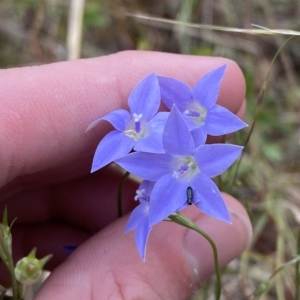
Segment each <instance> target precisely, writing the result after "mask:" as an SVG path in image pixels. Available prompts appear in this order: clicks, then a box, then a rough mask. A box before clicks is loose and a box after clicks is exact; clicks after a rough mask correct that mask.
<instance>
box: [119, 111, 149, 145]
mask: <svg viewBox="0 0 300 300" xmlns="http://www.w3.org/2000/svg"><path fill="white" fill-rule="evenodd" d="M150 129H151V128H150V126H149V124H148V123H147V121H146V120H145V119H144V118H143V115H142V114H136V113H133V114H132V118H131V120H130V121H129V122H128V124H127V127H126V130H125V131H124V133H125V134H126V135H127V136H128V137H130V138H131V139H133V140H134V141H135V142H136V141H138V140H140V139H143V138H144V137H146V136H147V135H149V133H150Z"/></svg>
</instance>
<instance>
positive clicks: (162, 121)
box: [148, 112, 170, 133]
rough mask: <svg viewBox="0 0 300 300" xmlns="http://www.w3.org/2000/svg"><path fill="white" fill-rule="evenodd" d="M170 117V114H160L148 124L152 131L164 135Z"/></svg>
mask: <svg viewBox="0 0 300 300" xmlns="http://www.w3.org/2000/svg"><path fill="white" fill-rule="evenodd" d="M169 115H170V113H169V112H158V113H157V114H156V115H155V116H154V117H153V118H152V119H151V120H150V121H149V123H148V124H149V125H150V127H151V131H152V132H155V133H156V132H161V133H163V131H164V128H165V125H166V121H167V119H168V116H169Z"/></svg>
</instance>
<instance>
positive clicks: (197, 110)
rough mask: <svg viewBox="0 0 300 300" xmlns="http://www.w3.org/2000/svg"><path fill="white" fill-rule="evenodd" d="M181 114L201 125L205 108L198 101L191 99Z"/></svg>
mask: <svg viewBox="0 0 300 300" xmlns="http://www.w3.org/2000/svg"><path fill="white" fill-rule="evenodd" d="M183 114H184V115H185V116H186V117H187V118H188V119H189V120H191V121H192V122H193V123H195V124H197V125H200V126H201V125H203V124H204V123H205V119H206V115H207V109H206V108H205V107H203V106H202V105H201V104H200V103H199V102H197V101H193V102H192V103H191V104H189V105H188V107H187V109H186V110H185V111H184V112H183Z"/></svg>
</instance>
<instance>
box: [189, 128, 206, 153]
mask: <svg viewBox="0 0 300 300" xmlns="http://www.w3.org/2000/svg"><path fill="white" fill-rule="evenodd" d="M191 134H192V137H193V139H194V143H195V148H198V147H199V146H202V145H204V144H205V142H206V139H207V134H206V132H205V130H204V128H203V126H201V127H198V128H197V129H194V130H192V131H191Z"/></svg>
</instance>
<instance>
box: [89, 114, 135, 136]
mask: <svg viewBox="0 0 300 300" xmlns="http://www.w3.org/2000/svg"><path fill="white" fill-rule="evenodd" d="M130 119H131V116H130V113H129V112H128V111H127V110H125V109H118V110H115V111H112V112H110V113H108V114H107V115H105V116H104V117H102V118H100V119H97V120H95V121H94V122H92V123H91V124H90V125H89V126H88V128H87V129H86V132H87V131H89V130H91V129H92V128H94V127H95V126H96V125H97V124H99V123H100V122H101V121H104V120H105V121H108V122H109V123H111V125H113V126H114V127H115V128H116V129H117V130H120V131H124V130H125V128H126V125H127V123H128V122H129V120H130Z"/></svg>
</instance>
